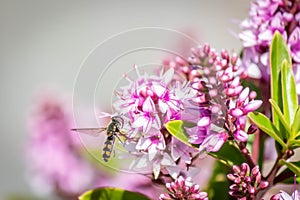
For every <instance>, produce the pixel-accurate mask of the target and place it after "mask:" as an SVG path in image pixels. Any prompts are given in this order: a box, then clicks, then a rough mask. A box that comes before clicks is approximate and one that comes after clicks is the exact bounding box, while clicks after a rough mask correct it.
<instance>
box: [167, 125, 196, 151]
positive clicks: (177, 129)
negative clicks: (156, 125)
mask: <svg viewBox="0 0 300 200" xmlns="http://www.w3.org/2000/svg"><path fill="white" fill-rule="evenodd" d="M194 126H196V124H194V123H191V122H186V121H182V120H173V121H169V122H168V123H167V124H166V125H165V127H166V129H167V130H168V131H169V133H170V134H171V135H172V136H174V137H175V138H177V139H178V140H180V141H181V142H183V143H184V144H186V145H188V146H190V147H193V148H196V149H197V148H198V146H197V145H194V144H191V143H189V137H188V136H187V134H186V131H185V129H184V128H185V127H186V128H192V127H194Z"/></svg>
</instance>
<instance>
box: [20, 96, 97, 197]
mask: <svg viewBox="0 0 300 200" xmlns="http://www.w3.org/2000/svg"><path fill="white" fill-rule="evenodd" d="M34 107H35V110H34V112H33V113H32V114H31V116H30V118H29V130H28V131H29V136H28V142H27V146H26V148H27V149H26V153H27V158H28V160H27V163H28V169H29V176H30V177H29V179H30V182H31V184H32V186H33V187H34V188H33V189H34V190H38V192H42V191H47V192H50V193H56V194H58V195H62V196H76V195H78V194H80V193H82V192H84V191H85V190H86V189H88V188H89V187H91V186H92V185H93V183H94V180H95V178H98V177H97V176H99V174H97V173H96V171H95V169H94V168H93V167H92V166H91V165H90V164H89V163H88V162H87V161H86V160H84V159H83V158H82V156H81V155H80V154H79V146H78V145H79V142H78V141H76V139H77V137H76V136H75V135H76V133H74V132H71V130H70V129H71V128H73V126H72V115H71V112H70V110H69V109H68V108H69V106H68V104H67V101H64V100H62V99H61V98H60V97H57V94H55V93H47V94H44V95H42V96H39V98H38V102H37V103H36V104H35V105H34Z"/></svg>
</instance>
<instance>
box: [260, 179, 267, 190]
mask: <svg viewBox="0 0 300 200" xmlns="http://www.w3.org/2000/svg"><path fill="white" fill-rule="evenodd" d="M259 186H260V188H261V189H266V188H267V187H268V186H269V182H268V181H261V182H260V184H259Z"/></svg>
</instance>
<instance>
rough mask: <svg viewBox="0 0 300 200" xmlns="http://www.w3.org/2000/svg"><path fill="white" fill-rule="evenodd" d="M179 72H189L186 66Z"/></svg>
mask: <svg viewBox="0 0 300 200" xmlns="http://www.w3.org/2000/svg"><path fill="white" fill-rule="evenodd" d="M181 71H182V72H183V73H186V74H187V73H189V72H190V68H189V67H188V66H184V67H182V68H181Z"/></svg>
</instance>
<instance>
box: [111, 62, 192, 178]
mask: <svg viewBox="0 0 300 200" xmlns="http://www.w3.org/2000/svg"><path fill="white" fill-rule="evenodd" d="M135 69H136V70H138V69H137V67H136V66H135ZM137 74H138V78H137V79H136V80H131V79H129V77H126V78H127V79H128V80H129V85H127V86H125V87H122V88H121V89H120V90H119V91H118V92H117V94H118V97H119V99H118V100H117V101H116V102H115V103H114V107H115V109H116V111H117V112H118V113H121V114H122V116H123V117H124V118H126V119H128V120H126V121H127V122H128V123H127V129H128V130H126V133H127V134H128V138H127V139H126V141H125V148H127V149H128V151H129V152H130V153H131V154H132V155H133V156H134V157H135V159H134V161H133V162H132V163H131V165H130V166H131V169H133V168H134V169H135V170H139V169H142V168H151V170H152V172H153V174H154V178H158V176H159V174H160V171H161V170H164V169H167V168H168V167H171V166H175V165H176V164H175V161H178V160H180V159H181V160H185V161H187V162H188V161H190V160H191V158H190V157H191V155H190V154H189V152H185V153H184V154H182V155H184V156H183V157H182V158H181V157H176V156H174V152H175V151H174V149H173V147H172V145H171V141H173V140H172V136H171V135H170V134H169V133H168V132H167V130H166V128H165V127H164V124H165V123H167V122H168V121H170V120H176V119H182V117H183V116H184V114H183V111H184V110H185V108H186V106H187V105H188V106H190V104H189V102H191V101H193V98H194V96H195V94H196V91H194V89H192V88H191V87H189V86H188V85H187V84H185V85H184V84H182V83H179V82H178V81H177V82H176V81H173V76H174V70H173V69H169V70H168V71H166V72H165V73H164V74H161V75H153V76H149V75H147V74H144V75H140V73H139V72H138V71H137ZM171 154H172V155H171Z"/></svg>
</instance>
